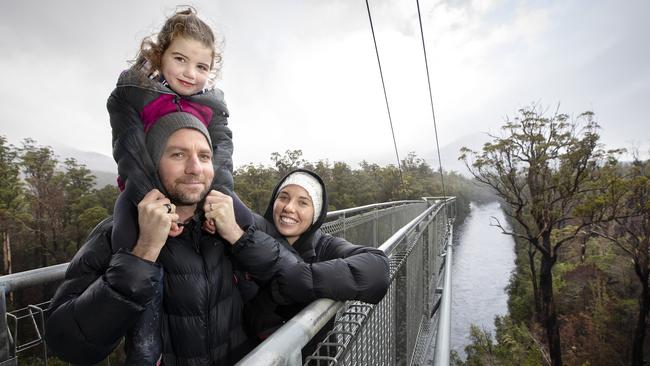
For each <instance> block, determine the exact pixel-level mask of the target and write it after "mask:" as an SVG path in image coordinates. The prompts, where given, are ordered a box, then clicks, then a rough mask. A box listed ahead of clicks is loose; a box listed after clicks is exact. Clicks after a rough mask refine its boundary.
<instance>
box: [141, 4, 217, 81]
mask: <svg viewBox="0 0 650 366" xmlns="http://www.w3.org/2000/svg"><path fill="white" fill-rule="evenodd" d="M176 37H185V38H188V39H192V40H195V41H198V42H200V43H201V44H203V45H204V46H206V47H208V48H210V49H212V63H211V64H210V77H209V79H210V81H212V82H213V81H214V80H215V79H216V78H217V77H219V74H220V72H221V66H222V60H223V57H222V56H223V55H222V50H221V43H222V42H219V41H217V39H216V37H215V36H214V33H213V32H212V29H211V28H210V26H208V25H207V24H206V23H205V22H204V21H203V20H201V19H199V17H198V15H197V13H196V10H195V9H194V8H193V7H190V6H184V7H183V8H180V9H177V10H176V12H175V13H174V14H173V15H172V16H170V17H169V18H168V19H167V21H165V24H164V25H163V27H162V29H161V30H160V32H158V33H157V34H154V35H151V36H148V37H146V38H144V39H143V40H142V43H141V44H140V50H139V51H138V54H137V56H136V59H135V62H134V64H135V66H136V67H145V65H147V64H148V65H149V67H150V69H151V71H152V72H153V71H160V70H161V67H162V65H161V60H162V55H163V53H165V50H167V48H168V47H169V45H170V44H171V43H172V41H173V40H174V39H176Z"/></svg>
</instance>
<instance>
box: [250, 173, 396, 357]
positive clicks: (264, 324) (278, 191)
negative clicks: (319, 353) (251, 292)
mask: <svg viewBox="0 0 650 366" xmlns="http://www.w3.org/2000/svg"><path fill="white" fill-rule="evenodd" d="M326 215H327V192H326V191H325V185H324V184H323V181H322V179H321V178H320V177H319V176H318V175H317V174H315V173H313V172H311V171H309V170H305V169H297V170H294V171H292V172H290V173H289V174H287V175H286V176H285V177H284V178H282V179H281V180H280V182H278V184H277V186H276V187H275V189H274V190H273V193H272V195H271V201H270V202H269V206H268V208H267V210H266V213H265V214H264V217H261V216H256V220H255V221H256V225H257V226H258V227H259V228H261V229H262V231H266V232H267V233H271V235H273V236H275V237H276V238H277V240H279V241H280V242H281V243H282V244H284V245H285V246H286V247H288V248H290V250H291V251H292V252H293V253H294V254H295V255H296V256H299V257H300V258H301V259H302V260H304V263H301V264H299V265H297V266H292V267H291V268H287V270H284V271H281V272H280V273H279V274H278V275H277V276H276V278H275V279H274V281H273V282H271V285H270V286H268V287H266V288H264V289H261V290H260V291H259V292H258V293H257V295H256V296H255V297H254V298H253V299H252V300H250V301H249V302H248V303H247V304H246V305H245V310H244V319H245V322H246V325H247V326H248V329H249V331H250V332H252V333H253V334H255V335H257V337H258V338H259V339H260V340H263V339H265V338H266V337H268V336H269V335H270V334H271V333H273V332H274V331H275V330H276V329H277V328H279V327H280V326H282V324H284V323H285V322H286V321H287V320H289V319H291V318H292V317H293V316H294V315H296V314H297V313H298V312H299V311H300V310H302V308H304V307H305V306H306V305H307V304H309V303H310V302H312V301H313V300H315V299H318V298H329V299H334V300H360V301H364V302H368V303H373V304H376V303H378V302H379V301H381V299H382V298H383V297H384V295H385V294H386V291H387V290H388V286H389V266H388V258H386V255H385V254H384V252H383V251H381V250H379V249H376V248H371V247H366V246H361V245H355V244H351V243H349V242H348V241H346V240H345V239H343V238H338V237H335V236H332V235H329V234H325V233H323V232H322V231H321V230H320V227H321V225H322V224H323V222H324V220H325V216H326ZM274 230H275V231H276V233H273V231H274ZM245 282H250V281H245ZM314 339H318V338H317V337H314ZM311 351H312V349H311V347H309V349H308V347H305V349H304V350H303V354H310V353H311ZM307 352H309V353H307Z"/></svg>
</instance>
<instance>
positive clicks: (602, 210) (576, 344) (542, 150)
mask: <svg viewBox="0 0 650 366" xmlns="http://www.w3.org/2000/svg"><path fill="white" fill-rule="evenodd" d="M490 137H491V141H490V142H488V143H486V144H485V145H484V146H483V147H482V149H481V150H479V151H472V150H470V149H467V148H464V149H462V151H461V159H462V160H464V161H465V163H466V165H467V167H468V169H469V171H470V172H471V173H472V175H473V176H474V178H475V180H476V181H477V182H480V183H481V184H483V185H484V186H486V187H490V188H491V189H492V190H493V191H494V192H495V193H496V195H497V196H498V197H499V201H500V202H501V207H502V208H503V210H504V213H505V215H506V218H507V220H508V221H509V222H508V223H507V225H506V223H499V222H496V223H495V226H497V227H498V228H499V229H500V230H501V231H502V232H503V233H504V234H507V235H511V236H512V237H513V238H514V239H515V243H516V244H515V247H516V255H517V256H516V258H517V259H516V269H515V270H514V273H513V274H512V277H511V280H510V284H509V287H508V289H507V290H508V294H509V301H508V310H509V311H508V314H507V315H506V316H502V317H497V318H496V319H495V326H496V331H495V334H490V333H489V332H486V331H484V330H483V329H479V328H478V327H476V326H473V327H472V329H471V332H470V334H471V341H472V343H471V344H470V345H469V346H467V347H466V348H465V351H466V354H467V359H466V360H462V359H461V358H460V357H458V355H456V357H455V360H454V364H455V365H554V366H556V365H562V364H567V365H633V366H641V365H645V364H647V360H648V359H649V356H648V352H650V341H649V340H648V337H647V332H648V328H649V324H648V311H649V309H650V292H649V290H648V274H649V273H650V262H649V260H648V256H649V250H650V236H649V235H650V180H649V178H650V161H648V160H645V161H644V160H642V159H640V158H639V154H638V152H631V153H632V156H633V159H632V161H627V162H626V161H622V160H621V156H623V155H622V154H623V153H624V152H625V151H624V150H622V149H613V150H605V148H604V146H603V145H602V143H600V135H599V126H598V124H597V122H596V120H595V115H594V114H593V113H592V112H584V113H582V114H580V115H579V116H577V117H575V118H572V117H570V116H569V115H568V114H563V113H559V112H558V111H555V112H553V111H551V112H549V111H548V110H543V108H541V107H540V106H539V105H531V106H528V107H525V108H522V109H521V110H520V111H519V112H518V114H517V115H516V116H515V117H514V118H509V119H508V120H507V121H506V123H505V124H504V125H503V126H502V130H501V134H500V135H493V136H490Z"/></svg>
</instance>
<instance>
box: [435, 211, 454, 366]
mask: <svg viewBox="0 0 650 366" xmlns="http://www.w3.org/2000/svg"><path fill="white" fill-rule="evenodd" d="M448 226H449V234H448V235H449V236H448V237H447V245H446V251H445V278H444V280H443V286H442V297H441V299H440V318H439V319H438V332H437V333H436V347H435V349H434V351H433V365H434V366H448V365H449V352H450V341H451V264H452V263H451V261H452V254H453V246H452V242H453V230H454V227H453V225H451V223H450V224H448Z"/></svg>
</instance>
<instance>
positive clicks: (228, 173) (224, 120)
mask: <svg viewBox="0 0 650 366" xmlns="http://www.w3.org/2000/svg"><path fill="white" fill-rule="evenodd" d="M209 93H211V94H214V95H212V97H213V98H215V100H216V101H215V102H216V106H215V108H214V114H213V116H212V120H211V121H210V124H209V125H208V132H209V133H210V139H211V140H212V151H213V156H214V157H213V159H212V163H213V164H214V181H213V187H214V188H219V187H226V188H228V189H229V190H231V191H232V190H233V187H234V182H233V176H232V172H233V164H232V154H233V150H234V146H233V142H232V131H231V130H230V127H228V116H229V114H228V109H227V108H226V104H225V103H224V102H223V93H222V92H221V90H218V89H214V90H211V91H210V92H209Z"/></svg>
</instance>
